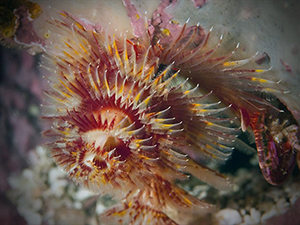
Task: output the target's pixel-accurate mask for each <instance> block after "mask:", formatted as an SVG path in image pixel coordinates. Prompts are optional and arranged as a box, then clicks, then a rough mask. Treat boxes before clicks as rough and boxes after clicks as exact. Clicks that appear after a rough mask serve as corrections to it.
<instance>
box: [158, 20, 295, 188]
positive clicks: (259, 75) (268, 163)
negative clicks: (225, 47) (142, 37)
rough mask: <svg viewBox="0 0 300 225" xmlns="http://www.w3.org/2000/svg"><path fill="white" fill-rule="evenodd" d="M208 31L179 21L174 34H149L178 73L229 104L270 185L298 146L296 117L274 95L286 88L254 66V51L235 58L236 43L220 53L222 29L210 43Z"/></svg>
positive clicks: (283, 174) (286, 171)
mask: <svg viewBox="0 0 300 225" xmlns="http://www.w3.org/2000/svg"><path fill="white" fill-rule="evenodd" d="M167 24H168V25H167ZM169 24H170V23H167V21H164V22H160V23H159V24H157V26H156V28H155V30H164V29H167V30H168V29H170V27H169V26H170V25H169ZM211 32H212V29H211V30H210V31H209V32H208V34H205V32H204V31H203V29H202V28H201V27H200V26H199V25H198V26H193V27H187V24H185V25H184V26H183V27H182V29H181V30H180V32H178V33H177V34H175V35H174V36H172V35H171V34H168V35H161V33H159V32H158V33H154V34H153V40H159V48H160V49H161V51H159V53H158V54H160V59H161V62H163V63H165V64H169V63H171V62H173V63H174V67H176V68H180V70H181V72H180V74H181V75H182V76H184V77H189V78H192V80H193V82H194V83H198V84H201V88H203V89H205V90H207V91H212V92H213V93H214V95H216V96H217V98H218V99H220V100H221V102H222V103H224V104H227V105H230V106H231V107H230V110H231V111H232V112H233V113H234V115H236V117H237V118H238V119H239V120H240V121H241V128H242V131H246V130H247V129H248V128H250V129H251V130H252V131H253V133H254V136H255V142H256V147H257V152H258V158H259V165H260V168H261V171H262V174H263V175H264V177H265V179H266V180H267V181H268V182H269V183H270V184H273V185H278V184H281V183H283V182H284V181H285V180H286V179H287V178H288V176H289V175H290V174H291V172H292V171H293V168H294V164H295V161H296V153H297V152H299V151H300V146H299V128H298V125H297V122H296V120H295V119H294V118H293V115H292V113H291V112H290V111H289V110H288V109H287V107H286V106H284V105H283V103H282V102H281V101H280V100H279V99H277V98H276V97H275V96H277V95H278V96H280V95H282V94H287V93H288V92H289V91H288V90H287V89H286V88H285V87H284V86H283V85H281V84H280V81H276V80H274V78H273V77H272V71H271V69H270V68H257V67H258V65H257V64H255V57H256V55H257V54H258V53H257V54H256V55H254V56H253V57H251V58H249V59H242V60H235V59H234V54H235V53H236V51H237V50H238V48H239V44H237V46H236V48H235V49H234V50H233V51H231V52H230V53H228V54H225V55H222V53H219V52H218V49H219V48H220V46H221V43H222V41H223V35H221V36H220V38H219V40H218V41H217V43H216V44H215V47H211V46H214V44H212V43H210V42H213V41H211V39H212V38H211ZM164 33H166V32H164ZM253 68H257V69H253ZM267 99H269V100H267Z"/></svg>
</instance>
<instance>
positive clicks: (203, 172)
mask: <svg viewBox="0 0 300 225" xmlns="http://www.w3.org/2000/svg"><path fill="white" fill-rule="evenodd" d="M123 2H124V5H125V7H126V8H127V10H128V15H129V17H130V19H131V23H132V24H133V28H134V34H135V36H136V37H135V38H127V37H126V35H125V37H122V38H121V37H119V36H118V37H116V36H114V35H110V34H108V33H106V32H105V31H104V30H103V28H102V27H100V26H98V25H97V26H96V25H93V24H90V23H88V24H87V22H86V21H83V20H79V19H75V18H74V17H73V16H72V15H70V14H68V13H67V12H63V13H61V15H62V17H61V20H54V19H53V20H52V21H50V23H52V24H53V25H54V26H55V27H57V29H59V32H58V33H60V34H61V40H62V42H61V43H60V44H57V45H56V46H55V47H54V48H53V47H51V48H48V49H46V53H47V56H45V57H46V58H47V59H48V61H49V62H50V63H51V64H53V65H54V68H48V69H49V70H51V71H52V72H53V76H52V77H51V78H50V81H49V83H50V86H51V89H50V90H49V91H47V92H46V94H47V95H48V96H49V105H48V109H47V115H45V119H47V120H50V121H51V122H52V124H53V125H52V127H51V129H50V130H48V131H46V132H45V135H47V136H53V137H55V138H56V140H55V141H54V142H52V143H49V148H50V149H51V152H52V156H53V158H54V160H55V161H56V163H57V164H58V165H59V166H60V167H61V168H63V169H64V171H66V172H67V173H68V175H69V177H70V178H72V179H73V180H74V181H76V182H77V183H79V184H81V185H82V186H84V187H86V188H88V189H90V190H92V191H94V192H96V193H100V194H102V195H103V194H109V195H111V196H114V198H115V199H117V200H119V201H120V203H119V204H117V205H115V206H113V207H112V208H110V209H109V210H108V211H106V212H105V213H103V214H102V215H101V220H102V221H104V222H106V223H112V224H116V223H121V224H144V223H154V224H176V223H180V224H183V223H185V222H186V221H184V222H183V220H182V218H180V215H179V216H178V215H177V214H178V212H181V213H182V215H183V214H187V215H193V216H201V215H203V214H204V213H207V212H210V211H212V210H213V209H214V206H213V205H211V204H208V203H205V202H202V201H200V200H198V199H197V198H195V197H193V196H191V195H189V194H188V193H186V192H185V191H184V190H182V189H181V188H179V187H178V186H177V185H176V180H184V179H187V177H188V175H187V174H191V175H192V176H195V177H197V178H199V179H200V180H202V181H204V182H207V183H208V184H210V185H213V186H215V187H217V188H223V189H224V188H225V189H226V188H231V185H230V183H229V181H228V179H226V178H225V177H223V176H222V175H220V174H218V173H216V172H215V171H213V170H211V169H209V168H208V167H207V165H208V164H209V163H210V162H217V163H223V162H224V161H225V160H226V159H227V158H228V156H230V154H231V152H232V149H233V148H234V146H235V140H236V138H237V135H238V134H239V133H240V129H239V124H238V120H236V118H238V119H239V120H240V121H241V124H240V126H241V128H242V130H243V131H246V130H247V129H249V128H251V130H253V133H254V136H255V140H256V145H257V149H258V155H259V163H260V167H261V170H262V173H263V175H264V176H265V178H266V180H267V181H268V182H269V183H271V184H280V183H282V182H283V181H284V180H286V178H287V177H288V175H289V174H290V173H291V171H292V168H293V166H294V164H295V152H296V151H299V141H298V137H299V133H298V132H299V131H298V126H297V124H296V121H295V120H294V119H293V116H292V115H291V113H290V112H289V111H288V110H287V109H286V108H285V107H284V106H282V107H281V106H280V107H281V108H280V107H278V106H276V105H275V103H278V102H280V101H279V100H278V99H276V98H275V97H273V96H276V93H277V92H278V93H284V92H285V91H286V90H285V89H284V87H282V86H281V84H280V83H279V82H277V81H274V79H273V78H272V76H271V73H270V71H269V70H270V69H260V68H259V69H251V68H255V67H253V66H256V65H255V64H254V63H253V62H254V61H255V56H254V57H252V58H250V59H243V60H234V59H233V58H234V54H235V52H236V50H237V49H238V46H237V47H236V49H235V50H234V51H232V52H230V53H229V54H227V55H224V56H222V55H220V54H219V53H218V49H219V47H220V46H221V43H222V36H221V37H220V39H219V40H218V42H217V44H216V45H215V47H211V46H213V44H212V43H210V42H211V40H212V39H211V37H210V35H211V31H210V32H208V33H206V32H205V31H204V29H203V28H202V27H200V26H199V25H197V26H191V27H188V26H187V23H186V24H185V25H184V26H179V25H178V24H175V23H172V21H171V19H170V17H169V16H166V15H165V14H164V9H165V8H166V7H167V6H169V4H170V3H169V1H162V3H161V5H160V6H159V7H158V11H157V12H154V16H153V18H152V21H151V24H149V25H147V24H145V20H144V18H143V17H141V16H140V15H139V14H138V12H137V10H136V9H135V7H134V6H133V5H132V4H131V3H130V1H127V0H124V1H123ZM163 16H165V17H163ZM162 18H167V19H165V20H164V19H162ZM170 31H172V32H170ZM189 78H191V79H190V80H189ZM198 84H199V85H198ZM203 90H205V91H203ZM262 93H267V94H268V95H270V96H271V97H272V100H271V101H268V100H266V98H264V97H262V96H263V95H262ZM216 99H217V100H216ZM219 100H221V101H219Z"/></svg>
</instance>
